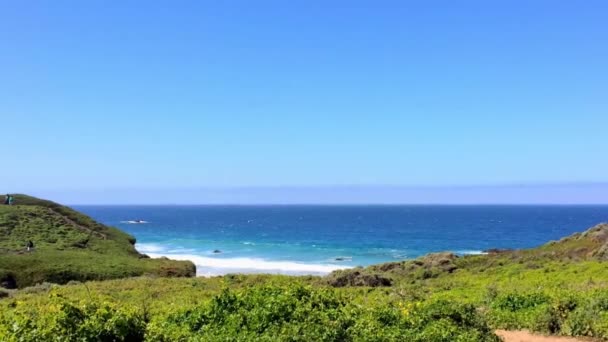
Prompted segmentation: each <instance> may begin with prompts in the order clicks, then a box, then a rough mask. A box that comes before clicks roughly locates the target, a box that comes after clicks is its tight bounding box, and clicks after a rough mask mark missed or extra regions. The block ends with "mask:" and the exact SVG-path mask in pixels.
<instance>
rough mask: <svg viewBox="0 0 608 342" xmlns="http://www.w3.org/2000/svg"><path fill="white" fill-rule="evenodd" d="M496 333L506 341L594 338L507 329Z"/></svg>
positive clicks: (556, 341)
mask: <svg viewBox="0 0 608 342" xmlns="http://www.w3.org/2000/svg"><path fill="white" fill-rule="evenodd" d="M496 335H498V336H500V337H501V338H502V340H503V341H505V342H589V341H593V340H589V339H578V338H574V337H562V336H543V335H534V334H532V333H530V332H529V331H525V330H519V331H507V330H496Z"/></svg>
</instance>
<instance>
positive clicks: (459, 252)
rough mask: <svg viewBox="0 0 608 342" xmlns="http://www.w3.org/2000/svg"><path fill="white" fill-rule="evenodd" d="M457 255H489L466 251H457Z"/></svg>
mask: <svg viewBox="0 0 608 342" xmlns="http://www.w3.org/2000/svg"><path fill="white" fill-rule="evenodd" d="M456 254H462V255H483V254H488V253H486V252H484V251H472V250H465V251H457V252H456Z"/></svg>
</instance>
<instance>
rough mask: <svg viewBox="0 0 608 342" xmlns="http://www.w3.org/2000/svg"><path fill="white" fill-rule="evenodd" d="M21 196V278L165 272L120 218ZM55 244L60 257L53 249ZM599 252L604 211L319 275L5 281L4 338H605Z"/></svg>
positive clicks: (8, 253)
mask: <svg viewBox="0 0 608 342" xmlns="http://www.w3.org/2000/svg"><path fill="white" fill-rule="evenodd" d="M17 199H18V200H19V199H22V200H23V202H21V203H22V204H23V205H22V206H17V207H15V208H2V209H1V210H3V211H0V222H5V223H2V224H0V229H2V230H0V231H2V232H4V231H8V230H7V229H8V228H7V227H9V226H10V227H13V228H11V229H12V230H11V233H10V236H12V238H5V239H3V240H0V246H1V248H4V251H5V252H3V253H4V254H2V259H0V262H1V263H0V269H2V268H6V266H4V265H5V264H6V265H9V266H10V267H11V271H9V272H15V273H13V274H16V275H17V274H19V278H17V280H18V281H19V279H25V280H27V283H35V282H36V280H35V279H34V276H33V274H39V273H45V272H49V273H48V274H49V275H50V274H62V273H61V272H58V270H60V269H62V268H65V269H72V270H77V274H78V275H79V276H80V277H81V278H79V279H83V280H87V279H97V278H96V277H99V279H107V278H118V277H122V276H124V275H129V274H130V273H131V272H132V273H133V274H135V273H137V272H134V270H136V271H138V272H139V271H141V270H142V268H144V269H146V271H144V272H142V273H140V274H143V273H147V274H163V273H166V270H167V268H165V269H164V271H162V270H163V267H162V266H160V267H159V265H158V264H154V261H152V260H149V259H140V256H139V255H138V253H137V252H136V251H135V250H134V249H133V239H132V237H130V236H128V235H126V234H124V233H122V232H120V231H118V230H115V229H112V228H108V227H105V226H102V225H99V224H97V223H95V222H93V221H92V220H91V219H89V218H87V217H86V216H82V215H80V214H78V213H76V212H74V211H71V210H70V209H68V208H65V207H59V209H57V208H56V207H54V206H56V204H52V203H50V202H39V201H38V200H34V199H31V198H26V197H23V198H21V197H18V198H17ZM28 200H31V201H33V202H32V203H31V205H32V206H31V207H30V206H29V204H28V205H25V204H27V203H28V202H27V201H28ZM32 210H34V211H32ZM60 210H64V212H61V211H60ZM57 215H58V216H57ZM6 222H12V223H11V224H10V225H8V224H6ZM74 225H79V226H81V227H73V226H74ZM36 227H38V229H36ZM40 227H45V228H44V229H40ZM85 228H86V229H85ZM64 230H65V231H64ZM32 235H35V236H36V240H39V241H40V242H39V243H38V244H37V246H39V247H37V248H38V250H37V251H36V253H38V252H40V257H39V258H38V259H36V260H34V258H36V257H35V255H36V253H25V252H23V247H22V246H24V244H25V242H26V241H27V239H29V238H30V237H31V236H32ZM87 239H88V240H87ZM110 250H114V252H109V251H110ZM43 253H44V254H43ZM64 253H67V254H64ZM77 253H85V254H86V255H88V257H91V256H90V255H95V256H94V257H91V258H99V260H100V263H101V264H100V265H99V269H98V270H91V271H90V272H89V273H86V270H87V267H86V265H87V264H89V263H90V262H89V261H88V260H90V259H86V258H84V257H83V258H82V260H78V258H75V256H76V255H77ZM108 254H110V255H112V256H114V255H116V256H117V260H116V261H115V262H112V261H109V260H114V258H112V259H110V258H107V257H108ZM59 255H65V259H63V260H60V259H57V260H54V259H53V258H55V257H57V258H59ZM83 255H84V254H83ZM45 256H48V257H45ZM607 256H608V224H600V225H597V226H595V227H592V228H590V229H589V230H587V231H585V232H582V233H577V234H574V235H572V236H569V237H566V238H563V239H561V240H560V241H553V242H549V243H547V244H545V245H542V246H539V247H537V248H532V249H526V250H492V251H488V253H487V254H485V255H474V256H457V255H455V254H452V253H449V252H444V253H434V254H429V255H427V256H424V257H421V258H418V259H415V260H406V261H402V262H391V263H385V264H380V265H373V266H370V267H365V268H363V267H360V268H354V269H349V270H342V271H336V272H334V273H331V274H329V275H327V276H325V277H315V276H305V277H291V276H278V275H226V276H221V277H213V278H190V279H183V278H182V279H178V278H165V277H150V276H143V277H133V278H127V279H115V280H105V281H88V282H86V283H80V282H70V283H69V284H66V285H61V286H59V285H51V284H43V285H38V286H34V287H28V288H24V289H20V290H17V291H11V292H10V293H8V292H4V297H5V298H4V299H1V300H0V340H2V341H29V340H31V341H46V340H86V341H420V342H429V341H430V342H435V341H437V342H452V341H498V337H497V336H496V335H495V334H494V333H493V331H494V330H495V329H508V330H518V329H528V330H531V331H535V332H538V333H543V334H550V335H566V336H586V337H591V338H593V339H594V340H595V339H597V340H608V267H607V266H608V264H607V263H606V259H607ZM104 257H106V258H105V259H104ZM19 258H23V259H19ZM6 260H9V261H10V262H7V261H6ZM17 260H25V261H23V263H22V264H19V263H18V262H17ZM101 260H105V261H103V262H102V261H101ZM127 260H128V262H127ZM147 262H152V264H149V265H148V266H146V267H143V266H141V265H146V264H145V263H147ZM157 262H161V263H162V262H167V263H169V261H157ZM37 263H40V264H41V265H42V264H44V265H45V266H38V265H37ZM81 263H82V264H81ZM131 263H132V264H131ZM139 263H143V264H139ZM150 265H154V266H153V267H152V266H150ZM89 266H90V265H89ZM147 267H149V268H147ZM30 268H31V269H38V268H41V269H44V270H45V271H44V272H42V270H37V271H36V272H33V271H30ZM50 270H52V271H50ZM151 270H155V271H156V272H154V271H151ZM3 272H7V271H3ZM113 272H115V273H113ZM85 274H86V275H87V276H85V277H83V275H85ZM100 275H102V276H100ZM108 275H111V276H108ZM46 279H47V281H48V280H53V278H52V277H47V278H46ZM65 279H66V278H61V280H63V281H64V280H65ZM20 281H23V280H20ZM0 297H2V292H0Z"/></svg>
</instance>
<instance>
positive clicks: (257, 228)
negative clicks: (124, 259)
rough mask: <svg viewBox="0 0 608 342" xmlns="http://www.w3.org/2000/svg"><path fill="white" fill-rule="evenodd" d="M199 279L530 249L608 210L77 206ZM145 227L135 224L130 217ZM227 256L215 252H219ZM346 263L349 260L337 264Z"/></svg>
mask: <svg viewBox="0 0 608 342" xmlns="http://www.w3.org/2000/svg"><path fill="white" fill-rule="evenodd" d="M75 209H77V210H80V211H83V212H85V213H86V214H89V215H91V216H92V217H93V218H95V219H97V220H98V221H100V222H102V223H105V224H108V225H111V226H116V227H119V228H121V229H123V230H125V231H127V232H129V233H131V234H132V235H134V236H135V237H136V238H137V241H138V243H137V245H136V247H137V248H138V250H140V251H141V252H144V253H148V254H150V255H151V256H160V255H165V256H168V257H171V258H181V259H190V260H193V261H194V262H195V263H196V264H197V269H198V273H199V274H201V275H210V274H223V273H229V272H272V273H288V274H323V273H326V272H329V271H331V270H333V269H336V268H340V267H350V266H356V265H369V264H374V263H380V262H386V261H395V260H401V259H407V258H414V257H417V256H420V255H423V254H426V253H429V252H437V251H444V250H449V251H454V252H457V253H462V254H467V253H479V252H481V251H483V250H485V249H488V248H526V247H533V246H537V245H540V244H543V243H545V242H547V241H549V240H555V239H559V238H561V237H563V236H566V235H570V234H572V233H574V232H576V231H582V230H585V229H587V228H589V227H591V226H593V225H595V224H597V223H600V222H605V221H608V206H75ZM136 219H140V220H145V221H148V223H145V224H129V223H126V222H125V221H128V220H136ZM216 249H217V250H220V251H221V253H213V251H214V250H216ZM336 258H343V260H336Z"/></svg>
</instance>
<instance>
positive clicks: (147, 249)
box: [135, 242, 167, 254]
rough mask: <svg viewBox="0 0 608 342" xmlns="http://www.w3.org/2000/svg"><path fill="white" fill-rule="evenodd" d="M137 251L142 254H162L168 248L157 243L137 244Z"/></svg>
mask: <svg viewBox="0 0 608 342" xmlns="http://www.w3.org/2000/svg"><path fill="white" fill-rule="evenodd" d="M135 249H137V250H138V251H139V252H140V253H146V254H148V253H162V252H165V251H166V250H167V248H166V247H165V246H163V245H159V244H156V243H139V242H138V243H136V244H135Z"/></svg>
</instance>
